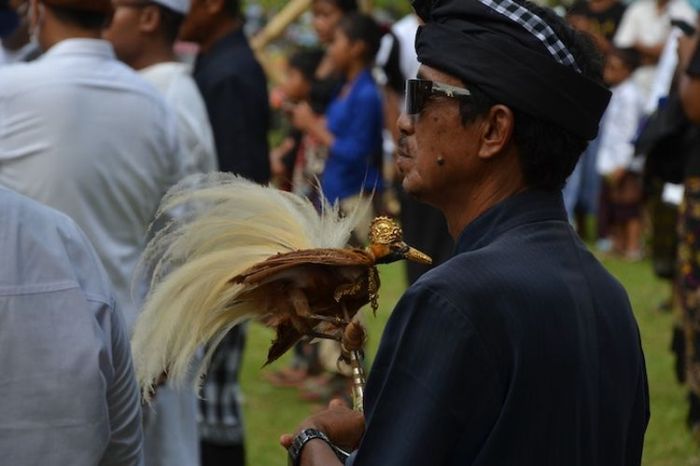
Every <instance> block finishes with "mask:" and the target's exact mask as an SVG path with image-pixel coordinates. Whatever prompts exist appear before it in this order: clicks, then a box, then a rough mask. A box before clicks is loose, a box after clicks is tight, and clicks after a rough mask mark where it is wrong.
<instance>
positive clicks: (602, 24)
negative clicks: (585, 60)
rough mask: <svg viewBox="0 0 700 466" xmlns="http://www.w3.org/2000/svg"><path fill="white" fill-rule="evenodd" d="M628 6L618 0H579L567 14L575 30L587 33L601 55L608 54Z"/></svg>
mask: <svg viewBox="0 0 700 466" xmlns="http://www.w3.org/2000/svg"><path fill="white" fill-rule="evenodd" d="M625 9H626V5H625V4H624V3H622V2H620V1H618V0H579V1H577V2H576V3H574V4H573V5H572V6H571V8H569V10H568V11H567V13H566V19H567V21H568V22H569V24H570V25H571V27H573V28H574V29H576V30H578V31H581V32H585V33H586V34H588V35H589V36H590V37H591V38H592V39H593V40H594V41H595V44H596V46H597V47H598V50H600V52H601V53H603V54H607V53H608V52H609V51H610V48H611V46H612V40H613V37H615V33H616V32H617V28H618V26H619V25H620V21H622V16H623V15H624V13H625Z"/></svg>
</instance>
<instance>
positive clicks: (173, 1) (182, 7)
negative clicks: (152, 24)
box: [152, 0, 190, 15]
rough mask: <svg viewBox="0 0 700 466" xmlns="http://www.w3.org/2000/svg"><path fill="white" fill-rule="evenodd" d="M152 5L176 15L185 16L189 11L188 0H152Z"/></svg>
mask: <svg viewBox="0 0 700 466" xmlns="http://www.w3.org/2000/svg"><path fill="white" fill-rule="evenodd" d="M152 1H153V3H157V4H159V5H163V6H164V7H166V8H170V9H171V10H173V11H174V12H176V13H180V14H183V15H186V14H187V13H189V11H190V0H152Z"/></svg>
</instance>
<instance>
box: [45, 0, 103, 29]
mask: <svg viewBox="0 0 700 466" xmlns="http://www.w3.org/2000/svg"><path fill="white" fill-rule="evenodd" d="M44 5H45V6H46V8H48V9H49V10H51V13H53V15H54V16H55V17H56V18H58V20H59V21H61V22H64V23H68V24H71V25H73V26H77V27H79V28H81V29H89V30H97V29H102V28H104V27H106V26H107V25H108V24H109V21H110V20H111V19H112V15H111V14H108V13H100V12H96V11H83V10H76V9H73V8H66V7H62V6H56V5H48V4H44Z"/></svg>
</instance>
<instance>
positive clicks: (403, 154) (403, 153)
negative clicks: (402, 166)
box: [396, 147, 413, 159]
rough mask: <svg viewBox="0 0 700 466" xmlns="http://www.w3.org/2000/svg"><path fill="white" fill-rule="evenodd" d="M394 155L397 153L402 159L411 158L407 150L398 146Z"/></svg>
mask: <svg viewBox="0 0 700 466" xmlns="http://www.w3.org/2000/svg"><path fill="white" fill-rule="evenodd" d="M396 155H397V156H398V157H400V158H404V159H412V158H413V156H412V155H411V154H410V152H409V151H407V150H406V149H402V148H400V147H399V149H398V150H397V151H396Z"/></svg>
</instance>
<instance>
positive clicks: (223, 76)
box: [180, 0, 270, 183]
mask: <svg viewBox="0 0 700 466" xmlns="http://www.w3.org/2000/svg"><path fill="white" fill-rule="evenodd" d="M243 21H244V20H243V16H242V14H241V3H240V0H193V1H192V7H191V9H190V12H189V14H188V15H187V17H186V19H185V22H184V24H183V25H182V29H181V31H180V39H182V40H185V41H190V42H195V43H196V44H198V45H199V48H200V51H199V55H198V56H197V59H196V62H195V66H194V79H195V81H196V83H197V86H198V87H199V90H200V92H201V94H202V97H203V98H204V102H205V104H206V107H207V112H208V114H209V121H210V123H211V127H212V130H213V132H214V141H215V148H216V152H217V156H218V161H219V169H220V170H221V171H223V172H230V173H235V174H237V175H240V176H243V177H245V178H248V179H250V180H252V181H256V182H258V183H267V182H268V181H269V180H270V162H269V150H268V141H267V133H268V130H269V126H270V112H269V99H268V94H267V78H266V77H265V73H264V72H263V69H262V67H261V66H260V63H258V61H257V60H256V58H255V55H254V54H253V51H252V49H251V48H250V45H249V43H248V39H247V38H246V37H245V35H244V34H243Z"/></svg>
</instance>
